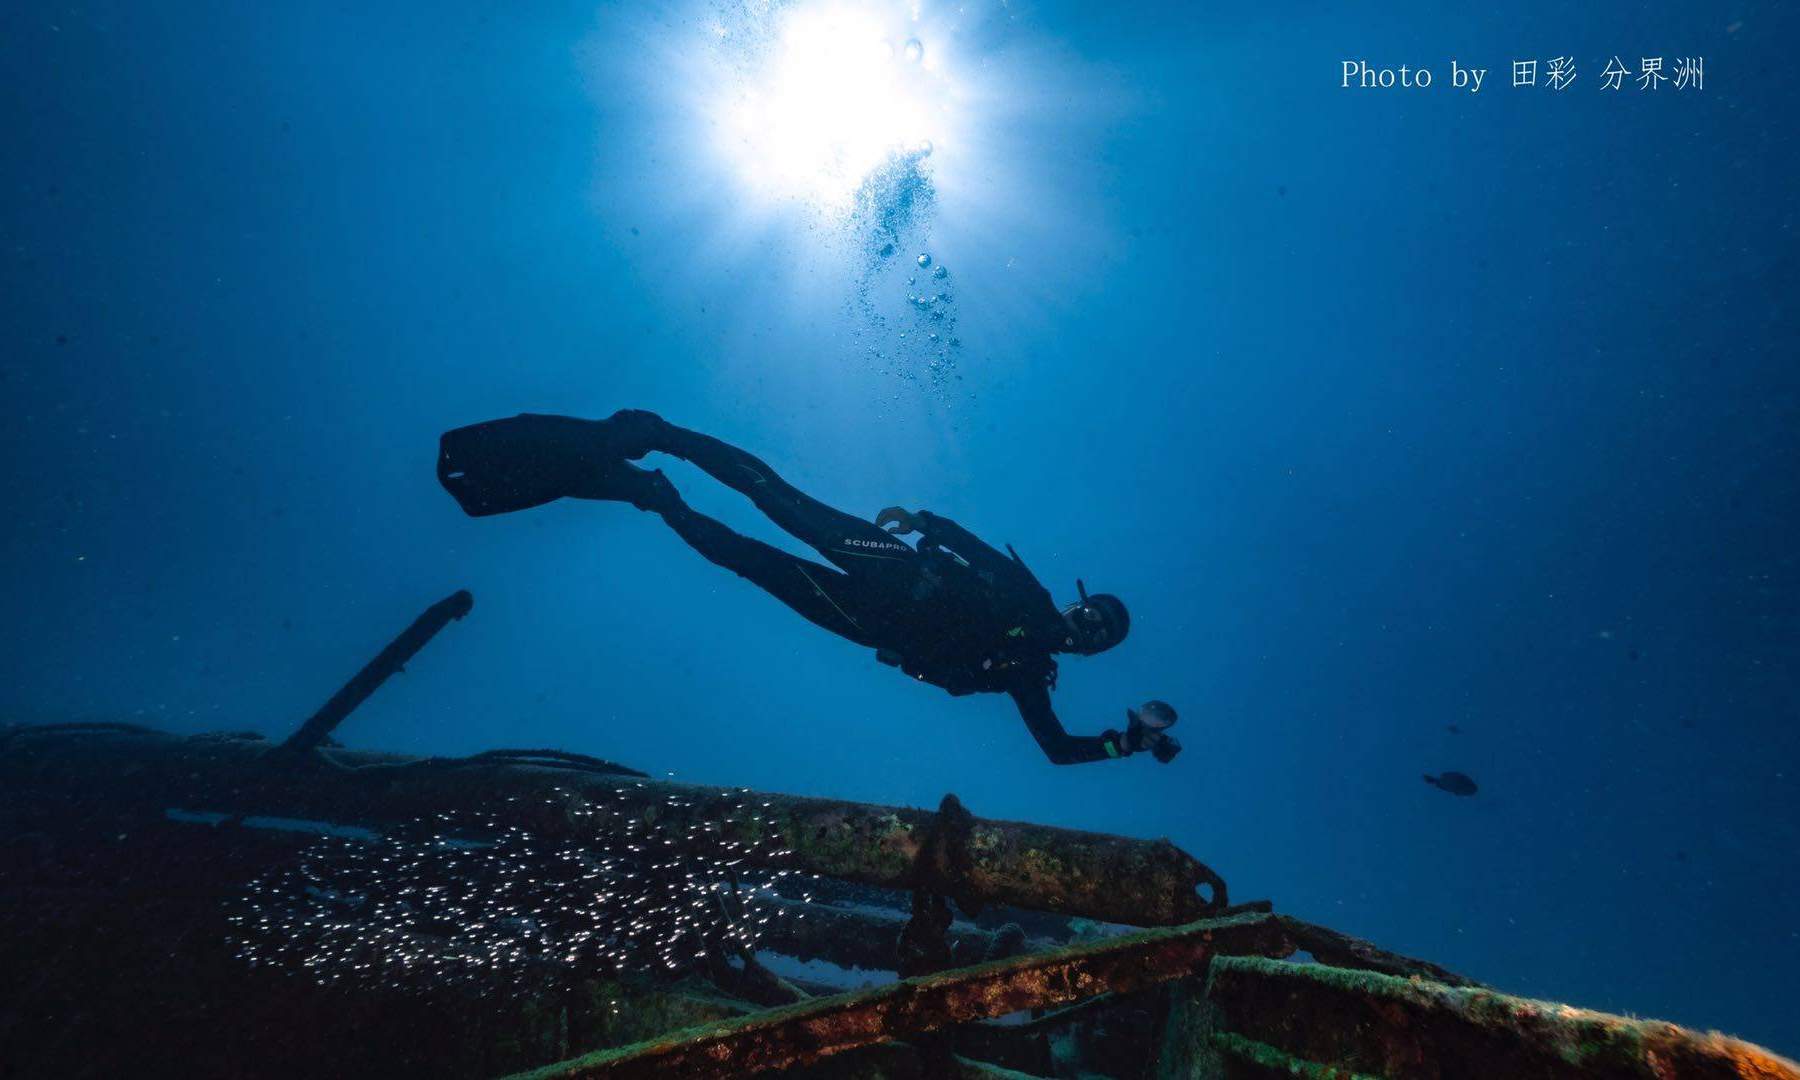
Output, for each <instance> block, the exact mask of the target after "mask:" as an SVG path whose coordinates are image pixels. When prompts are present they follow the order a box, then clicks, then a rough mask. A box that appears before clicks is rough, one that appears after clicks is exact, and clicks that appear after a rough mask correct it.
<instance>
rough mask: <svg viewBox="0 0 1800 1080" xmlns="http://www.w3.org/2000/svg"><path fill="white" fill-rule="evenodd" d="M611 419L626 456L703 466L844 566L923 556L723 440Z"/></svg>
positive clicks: (879, 567)
mask: <svg viewBox="0 0 1800 1080" xmlns="http://www.w3.org/2000/svg"><path fill="white" fill-rule="evenodd" d="M607 423H608V424H610V425H617V429H618V430H619V432H620V434H621V435H622V436H623V438H622V439H621V441H622V442H623V443H624V444H625V445H624V449H625V454H624V456H626V457H632V458H635V457H642V456H643V455H644V454H647V453H649V452H650V451H652V450H660V451H662V452H663V453H665V454H670V455H673V456H675V457H678V458H681V459H682V460H683V461H687V462H690V463H692V464H694V465H696V466H698V467H700V468H701V469H702V470H704V471H705V472H706V473H707V474H708V475H709V476H711V477H712V478H713V479H715V480H717V481H719V482H720V483H722V484H724V485H726V486H727V487H730V488H732V489H733V490H736V491H739V492H742V493H743V494H744V495H746V496H748V497H749V498H750V501H751V502H753V503H755V504H756V508H757V509H759V510H761V511H762V512H763V513H764V514H766V515H768V517H769V520H770V521H773V522H774V523H775V524H776V525H778V526H780V527H781V528H782V529H784V530H786V531H787V532H789V533H791V534H793V535H794V536H795V537H796V538H798V539H799V540H801V541H803V542H805V543H806V544H807V545H808V546H809V547H812V548H814V549H816V550H817V551H818V552H819V554H821V555H823V556H825V557H826V558H827V559H830V560H831V561H832V562H834V563H836V564H837V565H838V566H840V567H842V568H843V569H845V570H849V571H854V572H859V573H860V572H874V573H878V574H879V573H881V572H882V571H884V570H888V569H893V570H898V569H900V568H901V567H910V566H911V565H912V563H913V561H914V560H915V559H916V558H917V557H918V556H917V553H916V552H914V551H913V549H912V548H911V547H909V546H908V545H906V544H903V543H901V542H900V541H898V540H896V539H894V537H893V536H891V535H889V534H888V533H887V531H886V530H884V529H881V528H880V527H878V526H876V525H875V524H874V523H873V522H869V521H864V520H863V519H862V518H859V517H856V516H854V515H852V514H846V513H845V512H843V511H842V510H838V509H835V508H833V507H830V506H827V505H825V504H824V503H822V502H820V501H819V500H817V499H815V498H813V497H812V496H811V495H808V494H806V493H805V492H804V491H801V490H800V489H799V488H797V487H795V486H794V485H792V484H790V483H788V482H787V481H786V480H783V479H782V478H781V477H780V475H778V474H777V473H776V472H775V470H774V469H772V468H770V467H769V465H768V463H767V462H765V461H763V460H762V459H761V458H759V457H757V456H755V455H754V454H751V453H750V452H748V451H746V450H741V449H739V448H737V447H735V446H732V445H731V444H730V443H728V442H725V441H724V440H722V439H716V438H714V437H712V436H711V435H706V434H703V433H701V432H698V431H692V430H690V429H688V428H684V427H677V426H675V425H674V424H671V423H669V422H668V421H666V420H664V419H662V418H661V417H659V416H657V415H656V414H655V413H647V412H641V411H638V410H625V411H623V412H620V413H616V414H614V416H613V417H612V419H610V420H608V421H607Z"/></svg>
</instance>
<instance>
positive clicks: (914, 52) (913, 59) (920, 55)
mask: <svg viewBox="0 0 1800 1080" xmlns="http://www.w3.org/2000/svg"><path fill="white" fill-rule="evenodd" d="M904 53H905V56H906V62H907V63H909V64H916V63H918V62H919V61H920V60H923V59H924V58H925V46H924V45H922V44H920V42H919V39H918V38H907V39H906V48H905V50H904Z"/></svg>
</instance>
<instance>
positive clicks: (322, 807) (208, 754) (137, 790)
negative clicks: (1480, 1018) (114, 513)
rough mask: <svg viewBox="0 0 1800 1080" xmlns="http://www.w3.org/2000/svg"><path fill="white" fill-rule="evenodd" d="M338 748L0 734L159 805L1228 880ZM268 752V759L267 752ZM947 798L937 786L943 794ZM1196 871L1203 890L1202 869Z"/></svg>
mask: <svg viewBox="0 0 1800 1080" xmlns="http://www.w3.org/2000/svg"><path fill="white" fill-rule="evenodd" d="M333 762H335V764H331V763H326V762H323V761H320V760H317V759H316V757H315V758H304V757H302V758H298V759H295V758H293V757H292V756H291V755H286V754H271V752H270V750H269V749H268V746H267V744H266V743H260V742H256V741H250V740H243V739H207V738H191V739H183V738H178V737H175V736H172V735H166V734H162V733H159V732H125V731H113V730H89V731H84V732H69V731H58V732H44V733H41V734H40V733H33V732H32V731H30V730H29V729H15V730H13V731H12V732H9V733H8V734H7V735H6V737H5V738H4V739H0V784H5V785H16V786H19V787H25V788H31V787H35V788H37V789H40V790H42V791H44V792H46V793H47V794H50V795H51V796H53V797H56V798H59V799H63V800H92V799H95V798H103V800H104V801H105V802H106V803H107V804H108V806H109V808H117V809H119V810H126V809H135V810H136V811H138V812H142V813H147V814H152V815H161V814H162V812H163V811H164V810H165V809H166V808H169V807H180V808H184V809H190V810H199V811H218V812H224V813H228V814H233V815H268V816H277V817H300V818H313V819H319V820H326V821H337V822H345V823H353V824H360V825H378V826H379V825H391V824H399V823H404V822H408V821H413V820H417V819H420V818H426V817H429V816H432V815H436V814H441V813H450V812H463V811H469V810H479V811H481V812H483V813H486V814H488V815H490V816H492V817H494V818H495V819H496V820H499V821H501V822H503V823H505V824H511V825H518V826H520V827H523V828H528V829H531V830H533V831H534V832H536V833H537V834H538V835H540V836H543V837H545V838H547V839H551V840H559V841H569V842H574V843H581V842H583V841H586V840H593V839H596V838H599V837H602V836H607V835H617V832H618V830H619V829H621V828H622V827H623V826H624V824H625V823H626V822H631V821H635V822H636V823H637V824H638V825H640V826H654V827H655V828H656V829H657V831H658V832H659V834H661V835H663V836H665V837H671V838H673V839H672V840H671V841H670V842H671V844H675V845H679V843H681V838H682V837H684V836H686V835H689V834H690V833H692V834H700V833H704V834H705V835H707V836H708V837H711V838H713V839H714V840H715V841H717V840H730V841H739V842H742V843H744V844H746V845H755V850H752V851H747V852H746V853H745V855H744V858H745V859H746V861H748V862H749V863H750V864H751V865H764V866H768V867H770V868H791V869H798V870H803V871H808V872H811V873H814V874H820V875H824V876H827V877H835V878H841V879H844V880H848V881H855V882H862V883H865V884H870V885H879V886H884V887H888V888H897V889H908V890H910V889H915V888H927V889H932V890H934V891H939V892H942V893H943V894H945V895H949V896H953V897H956V898H957V900H958V903H959V904H961V905H963V906H964V907H965V908H967V907H969V906H971V905H979V904H987V903H1001V904H1009V905H1014V906H1017V907H1025V908H1033V909H1037V910H1044V911H1054V912H1058V913H1062V914H1067V915H1078V916H1082V917H1084V918H1089V919H1097V920H1102V921H1107V922H1117V923H1126V924H1131V925H1138V926H1157V925H1173V924H1178V923H1184V922H1187V921H1190V920H1192V919H1194V918H1199V917H1202V916H1205V915H1209V914H1211V913H1213V912H1214V911H1215V910H1217V909H1218V908H1220V907H1221V906H1222V905H1223V904H1224V903H1225V902H1226V895H1225V888H1224V882H1223V881H1221V880H1220V879H1219V877H1218V875H1217V874H1214V873H1213V872H1212V871H1211V870H1210V869H1208V868H1207V867H1206V866H1205V865H1203V864H1202V863H1200V862H1199V861H1198V860H1196V859H1194V858H1193V857H1192V856H1190V855H1188V854H1187V853H1186V852H1183V851H1182V850H1180V849H1179V848H1177V847H1175V846H1174V845H1173V844H1171V843H1169V842H1168V841H1167V840H1156V841H1148V840H1134V839H1129V838H1126V837H1122V836H1110V835H1107V834H1104V833H1092V832H1081V831H1077V830H1073V829H1058V828H1053V827H1050V826H1044V825H1032V824H1025V823H1021V822H1011V821H992V820H987V819H982V818H975V817H972V816H961V817H958V818H957V819H956V820H955V822H954V824H955V828H954V829H946V828H945V827H944V825H943V821H942V820H941V819H945V818H947V817H948V815H941V814H938V813H934V812H932V811H929V810H917V809H908V808H900V807H892V806H878V805H873V804H869V803H854V802H844V801H840V800H837V799H819V798H806V797H801V796H795V795H776V794H764V793H755V792H751V791H749V790H748V789H743V788H739V789H732V788H717V787H701V786H697V785H690V784H674V783H663V782H657V781H652V780H647V779H628V778H621V777H619V776H616V775H606V774H604V773H599V772H595V771H593V770H592V769H574V768H563V767H558V765H557V764H555V763H548V764H540V763H535V762H533V763H526V762H521V761H517V760H506V759H501V760H494V759H486V760H483V759H479V758H476V759H460V760H457V759H450V760H445V759H431V758H424V759H421V758H406V757H399V756H395V755H381V754H361V753H355V752H350V751H336V752H334V753H333ZM277 766H279V767H277ZM947 805H948V804H947ZM1201 885H1205V886H1207V888H1208V890H1209V892H1208V895H1205V896H1203V895H1201V893H1200V892H1199V891H1198V888H1199V886H1201Z"/></svg>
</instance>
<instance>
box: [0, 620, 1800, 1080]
mask: <svg viewBox="0 0 1800 1080" xmlns="http://www.w3.org/2000/svg"><path fill="white" fill-rule="evenodd" d="M469 610H470V599H469V596H468V594H467V593H457V594H454V595H452V596H451V597H448V598H446V599H445V600H443V601H440V602H439V603H438V604H436V605H433V606H432V607H431V608H430V609H428V610H427V611H426V612H425V613H424V614H423V615H421V616H420V618H419V619H418V620H417V621H416V622H415V623H414V624H413V625H412V626H410V627H409V628H408V629H407V630H406V631H405V632H403V633H402V634H401V635H400V636H399V637H398V638H396V639H395V640H394V641H393V642H392V643H391V644H389V645H388V646H387V647H386V648H385V649H383V650H382V651H381V652H380V653H379V654H378V655H377V656H376V657H375V659H374V660H372V661H371V662H370V663H369V664H368V665H367V666H366V667H365V668H364V669H363V670H362V671H360V672H359V673H358V674H357V675H356V676H355V677H353V678H352V679H351V680H350V681H349V682H348V683H347V684H345V686H344V687H343V688H342V689H341V690H339V691H338V693H337V694H335V695H333V697H332V698H331V699H330V700H329V701H328V702H327V704H326V705H325V706H324V707H323V708H321V709H320V710H319V711H318V712H317V713H316V714H314V716H313V717H311V718H310V719H308V720H307V721H306V722H305V723H303V724H301V725H300V726H299V727H298V729H297V730H296V731H295V733H294V735H293V736H292V737H290V738H289V739H287V740H286V741H285V742H281V743H275V742H272V741H270V740H267V739H265V738H263V737H261V736H259V735H254V734H248V733H215V734H206V735H194V736H185V737H183V736H176V735H171V734H167V733H163V732H158V731H154V730H150V729H147V728H142V727H136V726H133V725H129V724H120V723H110V722H83V723H65V724H53V725H38V726H25V725H11V726H7V727H4V728H0V813H3V814H4V831H3V833H0V961H3V962H0V971H4V972H5V973H6V977H5V979H4V980H0V1075H4V1076H13V1075H17V1076H50V1075H55V1076H87V1075H96V1076H97V1075H106V1076H117V1075H133V1076H145V1075H172V1074H176V1073H180V1074H183V1075H189V1076H194V1075H199V1076H242V1075H260V1076H280V1075H309V1076H432V1077H465V1076H467V1077H485V1076H502V1075H510V1074H526V1075H530V1076H537V1077H567V1078H578V1077H595V1078H601V1077H662V1076H670V1077H735V1076H747V1075H770V1076H774V1075H793V1076H806V1077H834V1078H835V1077H845V1078H848V1077H869V1078H881V1077H895V1078H899V1077H971V1078H973V1077H991V1078H1007V1077H1012V1078H1017V1077H1064V1076H1081V1077H1112V1078H1118V1080H1128V1078H1129V1080H1137V1078H1174V1077H1221V1078H1260V1077H1318V1078H1323V1077H1343V1078H1351V1077H1386V1078H1403V1077H1621V1078H1623V1077H1644V1078H1670V1077H1756V1078H1767V1080H1775V1078H1784V1080H1800V1067H1796V1066H1795V1065H1794V1063H1792V1062H1789V1061H1786V1060H1783V1059H1781V1058H1779V1057H1777V1056H1776V1055H1774V1054H1772V1053H1770V1052H1768V1051H1766V1050H1763V1049H1761V1048H1759V1047H1756V1046H1753V1045H1750V1044H1748V1043H1745V1042H1741V1041H1738V1040H1735V1039H1732V1038H1729V1037H1726V1036H1723V1035H1719V1034H1708V1033H1699V1032H1694V1031H1689V1030H1686V1029H1684V1028H1681V1027H1679V1026H1676V1025H1674V1024H1668V1023H1660V1022H1653V1021H1644V1020H1636V1019H1628V1018H1624V1017H1619V1016H1612V1015H1607V1014H1603V1013H1597V1012H1590V1011H1587V1010H1583V1009H1579V1008H1574V1007H1571V1006H1568V1005H1562V1004H1556V1003H1550V1002H1543V1001H1533V1000H1527V999H1523V998H1518V997H1513V996H1509V995H1507V994H1504V993H1501V992H1498V991H1496V990H1493V989H1490V988H1487V987H1484V986H1481V985H1479V984H1477V983H1475V982H1473V981H1471V980H1469V979H1466V978H1463V977H1461V976H1459V975H1457V974H1456V973H1454V972H1451V971H1447V970H1445V969H1443V968H1441V967H1438V966H1436V965H1434V964H1431V963H1429V962H1426V961H1423V960H1418V959H1413V958H1409V957H1405V956H1400V955H1397V954H1394V953H1391V952H1387V951H1385V950H1382V949H1380V948H1378V947H1376V946H1375V945H1373V944H1371V943H1368V942H1365V941H1360V940H1357V939H1355V938H1352V937H1348V936H1346V935H1343V934H1340V933H1337V932H1335V931H1332V930H1330V929H1328V928H1325V927H1321V926H1317V925H1313V924H1311V923H1308V922H1305V921H1302V920H1300V919H1296V918H1293V917H1290V916H1287V915H1284V914H1281V913H1279V912H1277V911H1275V910H1274V906H1273V905H1272V904H1271V903H1270V902H1268V901H1263V900H1253V901H1249V902H1243V901H1237V902H1234V899H1233V897H1232V896H1231V895H1230V894H1229V893H1228V890H1227V887H1226V882H1225V880H1224V879H1223V878H1222V877H1221V876H1220V875H1219V874H1218V873H1216V872H1215V871H1214V870H1212V869H1211V868H1209V867H1208V866H1206V865H1205V864H1204V863H1202V862H1200V861H1199V860H1198V859H1196V858H1194V857H1193V856H1191V855H1189V854H1188V853H1186V852H1184V851H1181V850H1180V849H1178V848H1176V847H1175V846H1173V845H1172V844H1170V843H1168V842H1167V841H1145V840H1138V839H1130V838H1125V837H1119V836H1111V835H1103V834H1097V833H1089V832H1080V831H1075V830H1068V829H1059V828H1052V827H1047V826H1040V825H1033V824H1028V823H1021V822H1010V821H997V820H989V819H985V818H982V817H980V816H977V815H976V814H975V813H973V812H972V810H971V809H970V808H967V807H965V806H964V805H963V803H962V802H961V801H960V800H958V799H957V798H956V797H955V796H945V798H944V800H943V802H942V803H941V804H940V805H939V806H938V807H937V808H935V809H913V808H902V807H888V806H877V805H870V804H863V803H854V802H845V801H841V800H834V799H823V798H812V797H803V796H794V795H782V794H775V793H766V792H756V791H749V790H747V789H742V788H718V787H705V786H698V785H691V784H677V783H672V782H665V781H659V780H653V779H651V778H649V777H647V776H644V775H643V774H641V773H638V772H636V771H635V770H632V769H630V768H629V767H626V766H623V765H619V764H615V763H612V762H608V761H603V760H600V759H597V758H592V757H587V756H584V755H579V754H572V753H566V752H561V751H554V750H544V749H508V750H495V751H490V752H487V753H483V754H478V755H475V756H473V757H468V758H418V757H406V756H401V755H392V754H380V753H369V752H360V751H351V750H346V749H344V748H342V747H340V746H337V745H336V744H335V743H334V742H333V740H332V739H331V734H332V732H333V730H334V729H335V728H336V727H337V725H338V724H340V723H341V722H342V721H343V720H344V718H345V717H346V716H348V715H349V714H350V713H351V711H352V710H354V709H355V708H356V706H357V705H358V704H359V703H360V702H361V701H362V700H364V699H365V698H367V697H368V695H369V694H371V693H373V692H374V691H375V689H376V688H378V687H379V686H380V685H381V683H382V681H383V680H385V679H386V678H387V677H389V676H390V675H392V674H393V673H394V672H396V671H399V670H401V668H402V667H403V665H404V664H405V662H406V661H407V659H408V658H410V657H411V655H412V654H413V653H415V652H416V651H417V650H418V649H419V648H421V647H423V646H424V645H425V644H426V643H427V642H428V641H429V640H430V639H431V638H432V636H433V635H435V634H436V633H437V632H438V631H439V630H441V629H442V628H443V627H444V626H445V625H447V624H448V623H449V622H451V621H454V620H455V619H458V618H461V617H462V616H463V615H465V614H467V613H468V611H469Z"/></svg>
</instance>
